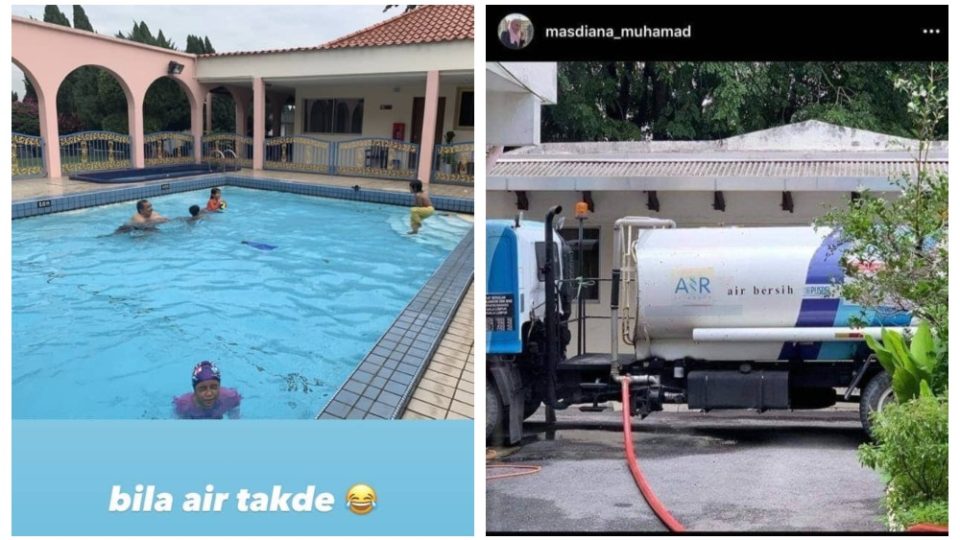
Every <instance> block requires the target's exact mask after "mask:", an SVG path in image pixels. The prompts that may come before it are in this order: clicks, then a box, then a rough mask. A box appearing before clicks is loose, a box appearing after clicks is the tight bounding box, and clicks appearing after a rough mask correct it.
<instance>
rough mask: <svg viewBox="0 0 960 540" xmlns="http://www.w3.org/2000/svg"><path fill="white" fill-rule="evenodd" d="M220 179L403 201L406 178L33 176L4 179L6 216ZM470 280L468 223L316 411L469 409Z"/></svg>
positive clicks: (441, 200)
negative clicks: (8, 184)
mask: <svg viewBox="0 0 960 540" xmlns="http://www.w3.org/2000/svg"><path fill="white" fill-rule="evenodd" d="M222 185H231V186H237V187H247V188H254V189H269V190H275V191H286V192H291V193H299V194H304V195H314V196H322V197H331V198H340V199H349V200H358V201H364V202H374V203H385V204H396V205H409V204H410V199H411V198H412V197H411V195H410V193H409V192H408V189H407V182H406V181H393V180H375V179H364V178H355V177H337V176H326V175H314V174H300V173H290V172H278V171H256V172H253V171H249V170H243V171H239V172H231V173H226V174H217V175H203V176H199V177H189V178H181V179H170V180H159V181H151V182H142V183H133V184H121V185H118V184H98V183H91V182H78V181H74V180H69V179H65V178H64V179H59V178H55V179H45V178H37V179H29V180H16V181H14V182H13V188H12V192H13V218H14V219H18V218H23V217H29V216H35V215H43V214H50V213H56V212H64V211H69V210H74V209H77V208H86V207H91V206H99V205H102V204H111V203H116V202H123V201H133V200H137V199H141V198H148V197H156V196H160V195H167V194H170V193H178V192H183V191H191V190H196V189H205V188H209V187H213V186H222ZM357 187H359V189H357ZM430 194H431V198H432V199H433V203H434V206H435V207H436V208H437V209H438V210H442V211H452V212H461V213H470V214H472V213H473V189H472V188H471V187H463V186H449V185H439V184H438V185H432V186H430ZM472 282H473V231H472V230H471V232H470V233H468V234H467V235H465V236H464V238H463V240H462V241H461V242H460V243H459V244H458V245H457V247H456V248H455V249H454V250H453V251H452V252H451V253H450V255H448V256H447V258H446V259H445V260H444V262H443V263H442V264H441V265H440V267H439V268H438V269H437V270H436V271H435V272H434V274H433V276H431V278H430V279H429V280H428V281H427V283H426V284H425V285H424V287H423V288H422V289H421V290H420V291H419V292H418V293H417V295H416V296H415V297H414V298H413V300H411V301H410V303H409V304H408V305H407V307H406V308H404V310H403V311H402V312H401V314H400V315H399V316H398V317H397V319H396V320H395V321H394V322H393V324H392V326H391V327H390V329H388V330H387V332H386V333H385V334H384V335H383V336H382V337H381V338H380V341H379V342H378V343H377V345H376V346H375V347H374V348H373V350H371V351H370V353H368V354H367V356H366V357H365V358H364V359H363V360H362V361H361V363H360V364H359V365H358V367H357V369H356V370H355V371H354V373H353V374H352V375H351V376H350V378H349V379H348V380H347V381H346V382H345V383H344V384H343V385H342V386H341V388H340V389H339V390H338V392H337V393H336V394H335V395H334V397H333V399H332V400H331V401H330V402H329V403H328V404H327V406H326V407H325V409H324V410H323V411H320V413H319V414H318V417H319V418H391V419H393V418H401V417H402V418H438V419H439V418H472V417H473V405H472V403H473V401H472V400H473V323H472V321H473V287H472ZM344 407H346V408H344Z"/></svg>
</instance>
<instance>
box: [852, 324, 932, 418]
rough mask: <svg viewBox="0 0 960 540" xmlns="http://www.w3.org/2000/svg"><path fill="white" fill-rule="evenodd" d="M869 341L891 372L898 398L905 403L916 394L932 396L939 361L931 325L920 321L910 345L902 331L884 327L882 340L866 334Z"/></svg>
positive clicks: (886, 368)
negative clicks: (932, 385) (932, 384)
mask: <svg viewBox="0 0 960 540" xmlns="http://www.w3.org/2000/svg"><path fill="white" fill-rule="evenodd" d="M866 339H867V345H868V346H869V347H870V348H871V349H872V350H873V352H874V353H875V354H876V355H877V361H879V362H880V365H881V366H883V369H885V370H887V373H889V374H890V380H891V384H892V386H893V393H894V394H895V395H896V396H897V401H899V402H900V403H905V402H907V401H909V400H911V399H913V398H915V397H917V396H928V397H930V396H933V391H932V389H931V381H932V380H933V374H934V370H935V369H936V366H937V362H938V350H939V348H938V343H937V341H936V338H934V337H933V334H932V333H931V332H930V325H929V324H927V323H926V322H922V323H920V326H919V327H918V328H917V331H916V334H915V335H914V336H913V338H911V340H910V344H909V347H908V345H907V343H906V340H905V339H904V337H903V336H902V335H901V334H900V333H899V332H894V331H892V330H887V329H884V330H883V331H882V333H881V339H882V342H880V341H877V340H876V339H874V338H873V337H872V336H869V335H868V336H866Z"/></svg>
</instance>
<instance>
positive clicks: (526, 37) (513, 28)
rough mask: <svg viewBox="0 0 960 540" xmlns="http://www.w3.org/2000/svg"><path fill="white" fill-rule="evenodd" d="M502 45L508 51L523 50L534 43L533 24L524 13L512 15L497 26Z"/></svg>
mask: <svg viewBox="0 0 960 540" xmlns="http://www.w3.org/2000/svg"><path fill="white" fill-rule="evenodd" d="M497 31H498V32H499V33H500V43H503V46H504V47H506V48H508V49H523V48H525V47H526V46H527V45H529V44H530V42H531V41H533V23H531V22H530V19H528V18H527V16H526V15H524V14H522V13H511V14H509V15H507V16H506V17H504V18H503V19H502V20H501V21H500V24H499V25H498V26H497Z"/></svg>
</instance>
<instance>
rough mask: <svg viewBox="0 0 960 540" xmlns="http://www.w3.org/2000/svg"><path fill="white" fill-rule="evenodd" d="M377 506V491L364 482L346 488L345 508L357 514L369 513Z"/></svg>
mask: <svg viewBox="0 0 960 540" xmlns="http://www.w3.org/2000/svg"><path fill="white" fill-rule="evenodd" d="M376 506H377V492H376V491H374V490H373V488H372V487H370V486H368V485H366V484H356V485H354V486H353V487H351V488H350V489H348V490H347V508H349V509H350V511H351V512H353V513H354V514H357V515H361V516H362V515H364V514H369V513H370V511H371V510H373V509H374V508H375V507H376Z"/></svg>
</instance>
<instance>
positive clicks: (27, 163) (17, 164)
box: [11, 132, 45, 180]
mask: <svg viewBox="0 0 960 540" xmlns="http://www.w3.org/2000/svg"><path fill="white" fill-rule="evenodd" d="M11 145H12V149H11V150H12V153H13V155H12V160H13V171H12V172H13V178H14V179H15V180H16V179H19V178H34V177H38V176H44V173H45V167H44V164H43V138H41V137H37V136H35V135H26V134H24V133H16V132H14V133H13V135H12V137H11Z"/></svg>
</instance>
